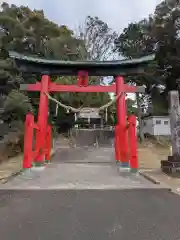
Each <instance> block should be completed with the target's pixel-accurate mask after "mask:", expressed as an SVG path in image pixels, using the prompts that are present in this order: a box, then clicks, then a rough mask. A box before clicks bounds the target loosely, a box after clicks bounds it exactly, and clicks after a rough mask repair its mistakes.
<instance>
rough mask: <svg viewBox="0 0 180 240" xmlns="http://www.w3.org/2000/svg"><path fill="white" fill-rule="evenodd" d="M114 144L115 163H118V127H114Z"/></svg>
mask: <svg viewBox="0 0 180 240" xmlns="http://www.w3.org/2000/svg"><path fill="white" fill-rule="evenodd" d="M114 140H115V144H114V147H115V159H116V161H119V159H120V156H121V155H120V147H119V146H120V142H119V126H118V125H116V126H115V138H114Z"/></svg>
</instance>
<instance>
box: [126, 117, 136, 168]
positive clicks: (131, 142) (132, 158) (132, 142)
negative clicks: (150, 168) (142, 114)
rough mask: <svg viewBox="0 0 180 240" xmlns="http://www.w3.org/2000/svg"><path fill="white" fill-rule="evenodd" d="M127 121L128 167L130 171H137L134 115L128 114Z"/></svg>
mask: <svg viewBox="0 0 180 240" xmlns="http://www.w3.org/2000/svg"><path fill="white" fill-rule="evenodd" d="M128 121H129V145H130V146H129V148H130V167H131V171H132V172H137V171H138V157H137V136H136V116H134V115H130V116H129V117H128Z"/></svg>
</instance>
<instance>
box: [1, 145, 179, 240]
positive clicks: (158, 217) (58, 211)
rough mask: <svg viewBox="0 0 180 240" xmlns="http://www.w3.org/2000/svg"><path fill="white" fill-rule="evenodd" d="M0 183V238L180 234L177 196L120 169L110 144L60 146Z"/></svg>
mask: <svg viewBox="0 0 180 240" xmlns="http://www.w3.org/2000/svg"><path fill="white" fill-rule="evenodd" d="M0 188H1V190H0V237H1V239H3V240H4V239H5V240H6V239H7V240H14V239H18V240H24V239H26V240H32V239H38V240H41V239H42V240H49V239H51V240H56V239H57V240H59V239H61V240H71V239H72V240H84V239H103V240H106V239H115V240H116V239H118V240H119V239H126V240H131V239H133V240H141V239H142V240H178V239H180V221H179V219H180V210H179V201H180V200H179V196H178V195H175V194H172V193H170V192H169V191H168V190H167V189H166V188H163V187H162V186H159V185H154V184H152V183H151V182H148V181H147V180H145V179H144V178H143V177H141V176H137V175H131V174H130V173H124V172H120V171H119V169H118V167H117V165H116V164H115V163H114V162H113V150H112V149H111V148H103V149H94V148H93V149H92V148H89V149H88V150H87V149H83V148H79V149H78V148H77V149H71V151H68V149H66V150H64V151H63V152H61V154H57V155H56V156H55V157H54V159H53V163H52V164H51V165H49V166H48V167H47V168H46V169H45V170H44V171H39V172H37V171H35V172H34V171H32V172H30V173H25V174H24V175H22V176H18V177H16V178H14V179H13V180H12V181H10V182H8V183H6V184H1V185H0ZM17 189H18V190H17Z"/></svg>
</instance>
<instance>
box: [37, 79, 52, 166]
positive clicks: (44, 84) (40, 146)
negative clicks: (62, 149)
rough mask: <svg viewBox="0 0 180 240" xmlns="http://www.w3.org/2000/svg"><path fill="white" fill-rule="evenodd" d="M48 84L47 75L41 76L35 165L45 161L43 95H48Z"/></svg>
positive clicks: (45, 120)
mask: <svg viewBox="0 0 180 240" xmlns="http://www.w3.org/2000/svg"><path fill="white" fill-rule="evenodd" d="M49 83H50V77H49V76H48V75H43V76H42V79H41V91H40V102H39V110H38V120H37V125H38V126H39V131H37V134H36V144H35V150H38V152H39V154H38V156H37V157H36V159H35V162H36V163H37V164H42V163H44V161H45V142H46V133H47V123H48V97H47V95H45V94H44V93H45V92H47V93H48V88H49Z"/></svg>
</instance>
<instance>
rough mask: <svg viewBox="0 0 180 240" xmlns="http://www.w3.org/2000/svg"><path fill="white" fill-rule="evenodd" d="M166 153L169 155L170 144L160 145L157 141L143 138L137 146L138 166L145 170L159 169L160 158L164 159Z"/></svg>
mask: <svg viewBox="0 0 180 240" xmlns="http://www.w3.org/2000/svg"><path fill="white" fill-rule="evenodd" d="M168 155H170V146H169V145H168V144H166V145H163V144H162V145H160V144H158V143H157V142H153V141H147V140H145V142H144V143H142V144H139V147H138V159H139V168H140V169H147V170H150V169H151V170H157V169H160V162H161V160H166V159H167V157H168Z"/></svg>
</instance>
